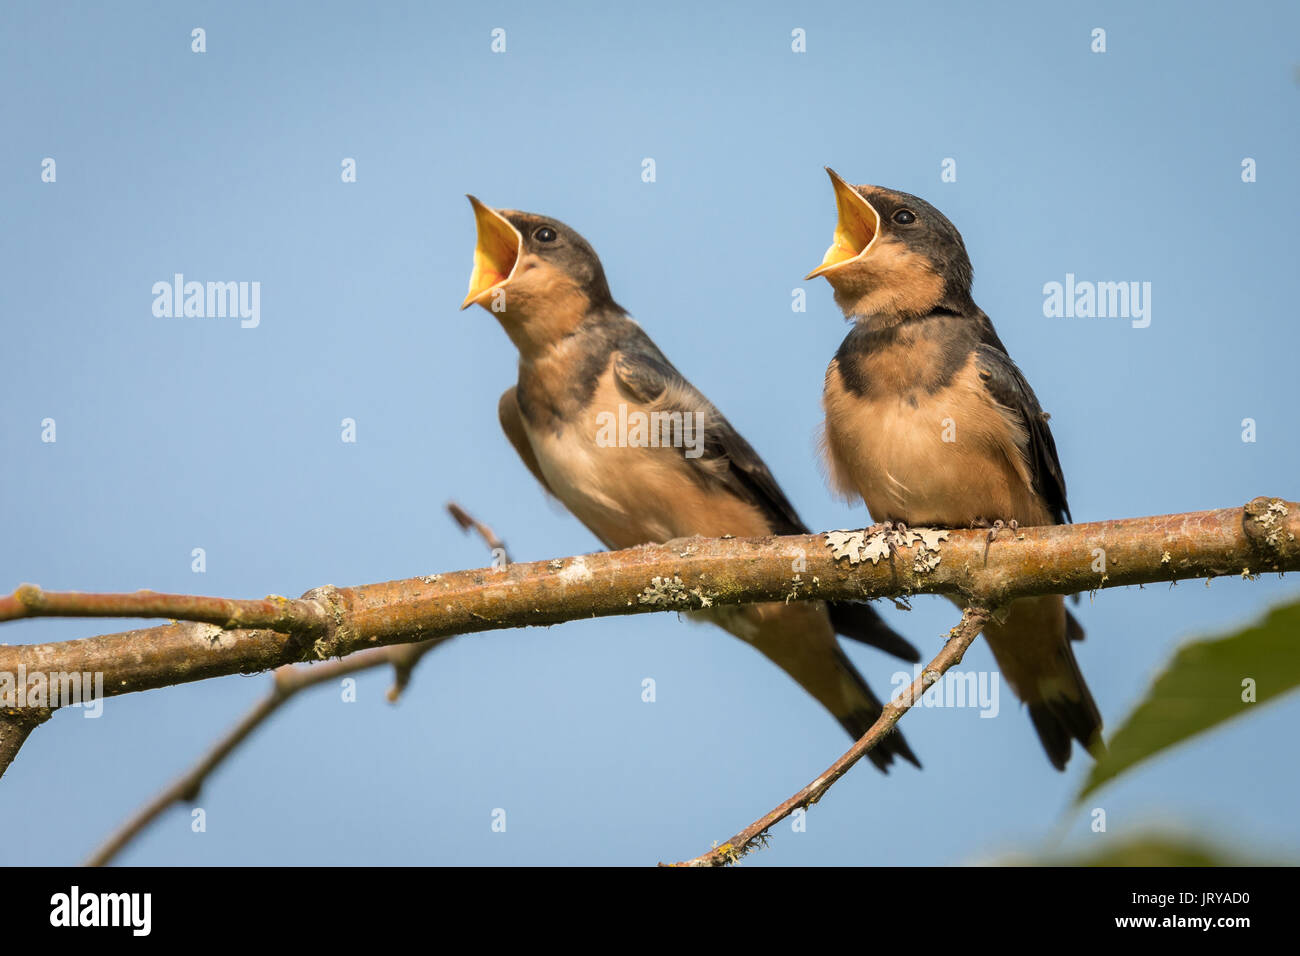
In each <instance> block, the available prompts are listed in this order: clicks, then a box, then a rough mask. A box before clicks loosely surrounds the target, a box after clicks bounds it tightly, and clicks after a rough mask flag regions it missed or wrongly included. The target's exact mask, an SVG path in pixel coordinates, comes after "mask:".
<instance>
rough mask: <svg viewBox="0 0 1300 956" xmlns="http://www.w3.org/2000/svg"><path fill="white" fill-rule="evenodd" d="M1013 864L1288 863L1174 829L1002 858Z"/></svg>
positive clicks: (1223, 864)
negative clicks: (1062, 852)
mask: <svg viewBox="0 0 1300 956" xmlns="http://www.w3.org/2000/svg"><path fill="white" fill-rule="evenodd" d="M1000 863H1001V864H1002V865H1010V866H1286V865H1288V864H1287V863H1286V861H1284V860H1278V859H1266V858H1264V857H1262V856H1258V855H1255V854H1249V855H1243V854H1242V853H1241V852H1240V851H1238V850H1227V849H1224V848H1222V847H1217V846H1213V845H1211V844H1207V843H1203V842H1201V841H1200V840H1198V839H1196V838H1194V837H1187V836H1179V835H1177V834H1173V833H1148V834H1140V835H1138V836H1135V837H1130V838H1128V839H1126V840H1124V841H1122V842H1119V843H1115V844H1112V845H1109V846H1107V847H1105V848H1104V849H1101V850H1097V851H1094V852H1092V853H1080V854H1077V855H1072V856H1045V857H1041V858H1035V857H1023V856H1020V857H1012V858H1010V859H1007V860H1002V861H1000Z"/></svg>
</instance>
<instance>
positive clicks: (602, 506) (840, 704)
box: [461, 196, 920, 772]
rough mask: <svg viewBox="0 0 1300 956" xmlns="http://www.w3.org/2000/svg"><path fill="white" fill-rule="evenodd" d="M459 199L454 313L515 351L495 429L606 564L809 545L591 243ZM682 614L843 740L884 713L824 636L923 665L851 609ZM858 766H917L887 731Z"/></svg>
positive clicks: (818, 605)
mask: <svg viewBox="0 0 1300 956" xmlns="http://www.w3.org/2000/svg"><path fill="white" fill-rule="evenodd" d="M467 198H468V199H469V201H470V204H471V206H472V207H473V210H474V219H475V225H476V231H477V241H476V244H475V250H474V265H473V270H472V273H471V276H470V282H469V292H468V294H467V295H466V296H465V300H464V302H463V303H462V304H461V308H462V309H465V308H468V307H469V306H470V305H474V304H478V305H480V306H481V307H482V308H484V309H486V310H487V311H489V312H491V313H492V315H493V316H494V317H495V318H496V319H497V320H498V322H499V323H500V325H501V326H502V328H503V329H504V330H505V333H506V335H507V337H509V339H510V341H511V342H512V343H513V344H514V345H515V347H516V349H517V351H518V355H519V365H518V380H517V382H516V383H515V384H514V385H513V386H511V387H510V388H508V389H506V390H505V392H504V394H502V396H501V399H500V401H499V403H498V407H497V412H498V417H499V418H500V422H501V427H502V430H503V431H504V432H505V435H506V437H507V438H508V439H509V441H510V443H511V445H513V446H514V449H515V451H516V452H517V453H518V455H519V457H520V458H521V459H522V461H523V463H524V465H525V466H526V467H527V468H528V470H529V471H530V472H531V473H532V475H533V477H534V478H535V479H536V480H537V481H538V483H539V484H541V486H542V488H543V489H545V491H546V492H547V493H548V494H550V495H551V496H553V497H554V498H556V499H557V500H559V501H560V502H561V503H562V504H563V505H564V506H565V507H566V508H567V509H568V510H569V511H570V512H571V513H572V514H573V515H574V516H575V517H577V518H578V520H579V521H581V522H582V523H583V524H584V525H586V527H587V528H588V529H589V530H590V531H591V532H592V533H593V534H594V535H595V536H596V537H597V538H598V539H599V540H600V541H601V542H602V543H603V544H604V545H605V546H606V547H607V548H610V549H614V550H617V549H623V548H630V547H635V546H637V545H643V544H651V543H654V544H663V543H667V542H673V541H676V540H678V539H684V538H691V537H713V538H717V537H723V536H726V535H734V536H736V537H753V536H763V535H774V534H776V535H788V534H806V533H808V529H807V527H806V526H805V525H804V523H803V521H801V520H800V518H799V516H798V514H797V513H796V512H795V510H794V507H793V506H792V505H791V504H790V501H789V499H788V498H786V496H785V493H784V492H783V491H782V490H781V488H780V486H779V485H778V484H777V481H776V479H775V478H774V477H773V475H772V472H771V471H770V470H769V469H768V467H767V465H765V464H764V463H763V460H762V459H761V458H760V457H759V456H758V454H757V452H755V451H754V449H753V448H752V447H751V446H750V444H749V443H748V442H747V441H745V439H744V438H743V437H742V436H741V434H740V433H739V432H738V431H737V430H736V429H735V428H734V427H733V426H732V425H731V423H730V422H729V421H727V419H726V418H725V417H723V415H722V414H721V413H720V412H719V411H718V410H717V408H715V407H714V406H713V405H712V404H711V403H710V402H709V400H708V399H707V398H706V397H705V396H704V395H703V394H702V393H701V392H700V391H699V390H698V389H696V388H695V386H693V385H692V384H691V383H690V382H689V381H687V380H686V378H685V377H684V376H683V375H682V374H681V373H680V372H679V371H678V370H677V369H676V368H675V367H674V366H673V364H672V363H671V362H670V361H669V360H668V359H667V358H666V357H665V356H664V354H663V352H661V351H660V350H659V349H658V347H656V345H655V343H654V342H653V341H652V340H651V339H650V337H649V336H648V335H647V334H646V332H645V331H644V330H643V329H642V328H641V326H640V325H639V324H637V323H636V322H635V321H634V320H633V319H632V318H631V316H630V315H629V314H628V313H627V312H626V311H625V310H624V309H623V308H622V307H621V306H620V305H618V303H616V302H615V301H614V298H613V296H612V294H611V292H610V288H609V284H608V281H607V280H606V278H605V271H604V267H603V266H602V264H601V261H600V259H599V257H598V256H597V255H596V252H595V250H594V249H593V248H592V247H591V245H590V243H588V242H587V240H585V239H584V238H583V237H582V236H581V235H579V234H578V233H577V232H576V231H575V230H573V229H572V228H570V227H569V226H567V225H565V224H564V223H562V222H560V221H558V220H556V219H553V218H550V217H547V216H541V215H537V214H534V213H528V212H521V211H518V210H513V209H495V208H493V207H490V206H487V205H486V204H484V203H482V202H480V201H479V200H478V199H477V198H476V197H474V196H469V197H467ZM647 422H649V423H650V427H649V428H647V427H646V423H647ZM690 613H691V616H692V617H695V618H702V619H704V620H706V621H709V622H712V623H714V624H717V625H719V626H721V627H722V628H723V629H724V630H726V631H727V632H729V633H731V634H733V635H734V636H736V637H738V638H740V639H741V640H743V641H744V642H745V643H747V644H749V645H750V646H751V647H754V648H756V649H757V650H758V651H760V652H761V653H762V654H764V655H765V656H766V657H767V658H768V659H769V660H770V661H772V662H773V663H775V664H776V665H777V666H778V667H780V668H782V669H783V670H784V671H785V672H786V673H787V674H788V675H789V676H790V677H792V678H793V679H794V680H795V681H796V682H797V683H798V684H799V685H800V686H801V687H803V688H804V690H806V691H807V692H808V693H809V694H811V695H812V697H813V698H815V699H816V700H817V701H818V702H820V703H821V704H822V706H823V707H825V708H826V709H827V710H828V711H829V712H830V713H831V715H832V716H834V717H835V719H836V720H838V721H839V723H840V725H841V726H842V727H843V728H844V729H845V731H847V732H848V734H849V736H851V737H852V738H853V739H855V740H857V739H859V738H861V737H862V736H863V735H864V734H865V733H866V732H867V730H868V729H869V728H870V727H871V725H872V724H873V723H875V721H876V719H877V718H878V717H879V716H880V714H881V703H880V700H879V698H877V697H876V695H875V694H874V693H873V692H872V690H871V688H870V687H869V686H868V685H867V682H866V680H865V679H864V678H863V677H862V675H861V674H860V673H859V672H858V670H857V668H855V667H854V665H853V663H852V662H851V661H850V660H849V658H848V656H847V655H846V654H845V652H844V649H843V648H842V647H841V646H840V644H839V642H838V641H837V639H836V634H837V633H838V634H841V635H844V636H845V637H848V638H851V639H854V640H858V641H861V642H863V643H866V644H869V645H873V646H875V647H878V648H881V649H883V650H885V651H888V652H889V653H891V654H895V655H897V656H899V657H902V658H903V659H905V660H908V661H912V662H915V661H918V660H919V659H920V657H919V654H918V653H917V651H916V648H914V647H913V646H912V645H911V644H910V643H908V642H907V640H906V639H905V638H903V637H902V636H901V635H899V634H897V633H896V632H895V631H894V630H893V629H891V628H890V627H889V626H888V625H887V624H886V623H885V621H884V620H883V619H882V618H881V617H880V616H879V614H877V612H876V611H875V609H874V608H872V607H870V606H869V605H868V604H866V603H863V602H839V601H837V602H822V601H811V600H809V601H791V602H788V603H786V602H780V601H776V602H770V601H769V602H761V603H756V604H749V605H741V606H727V607H721V606H719V607H714V608H710V609H705V610H698V611H692V612H690ZM870 757H871V759H872V761H873V763H874V764H875V765H876V766H877V767H878V768H880V769H881V770H882V771H886V772H887V770H886V768H887V767H888V766H890V765H891V763H892V761H893V759H894V758H895V757H900V758H902V759H904V760H907V761H909V762H910V763H913V764H915V765H916V766H918V767H919V766H920V762H919V761H918V760H917V758H916V756H915V754H914V753H913V752H912V750H911V748H910V747H909V746H908V744H907V742H906V741H905V740H904V738H903V736H902V735H901V734H900V733H898V732H897V731H891V732H890V733H889V734H887V735H886V737H885V738H884V739H883V740H882V741H881V742H880V743H879V744H878V745H877V746H876V747H875V749H873V750H872V751H871V752H870Z"/></svg>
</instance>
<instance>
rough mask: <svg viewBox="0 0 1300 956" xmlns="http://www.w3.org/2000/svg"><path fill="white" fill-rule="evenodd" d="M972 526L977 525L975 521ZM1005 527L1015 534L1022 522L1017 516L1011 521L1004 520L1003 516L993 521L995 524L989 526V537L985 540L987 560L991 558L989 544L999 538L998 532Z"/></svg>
mask: <svg viewBox="0 0 1300 956" xmlns="http://www.w3.org/2000/svg"><path fill="white" fill-rule="evenodd" d="M971 527H972V528H974V527H975V523H974V522H971ZM980 527H983V525H980ZM1004 529H1005V530H1009V531H1010V532H1011V533H1012V534H1015V533H1016V532H1017V531H1019V530H1020V522H1018V521H1017V520H1016V519H1015V518H1012V519H1011V520H1010V521H1003V520H1002V519H1001V518H999V519H998V520H997V521H994V522H993V524H992V525H991V526H990V527H989V536H988V539H987V540H986V541H985V542H984V560H985V561H988V559H989V545H991V544H992V543H993V542H994V541H996V540H997V538H998V532H999V531H1002V530H1004Z"/></svg>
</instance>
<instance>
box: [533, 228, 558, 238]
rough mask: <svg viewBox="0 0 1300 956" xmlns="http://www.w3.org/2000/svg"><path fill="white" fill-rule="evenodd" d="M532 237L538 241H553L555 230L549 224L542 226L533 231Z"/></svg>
mask: <svg viewBox="0 0 1300 956" xmlns="http://www.w3.org/2000/svg"><path fill="white" fill-rule="evenodd" d="M533 238H534V239H536V240H537V241H538V242H554V241H555V239H556V236H555V230H554V229H552V228H551V227H550V226H542V228H540V229H538V230H537V231H536V232H535V233H533Z"/></svg>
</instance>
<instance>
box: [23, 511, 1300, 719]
mask: <svg viewBox="0 0 1300 956" xmlns="http://www.w3.org/2000/svg"><path fill="white" fill-rule="evenodd" d="M911 534H912V535H914V536H915V537H916V538H918V539H919V540H911V541H904V542H903V543H902V544H901V545H899V546H898V547H897V549H896V550H895V551H894V552H893V553H886V554H885V556H884V557H878V555H877V557H878V560H877V561H875V562H873V561H872V560H871V556H872V555H873V554H876V553H877V552H879V551H880V550H881V548H880V545H881V542H880V540H879V539H878V538H872V539H866V540H862V541H855V540H854V539H853V538H852V537H851V536H845V535H843V534H841V533H834V532H832V533H830V534H816V535H795V536H790V537H784V538H772V537H770V538H750V539H742V538H733V539H687V540H683V541H677V542H670V543H669V544H667V545H647V546H644V547H639V548H630V549H628V550H625V551H615V552H602V553H598V554H589V555H582V556H578V557H573V558H564V559H556V560H553V561H541V562H532V563H526V564H514V565H509V566H507V567H504V568H484V569H479V570H474V571H457V572H451V573H447V574H440V575H431V576H427V577H419V578H409V579H407V580H404V581H392V582H387V583H382V584H369V585H362V586H359V587H352V588H335V587H333V586H326V587H322V588H316V589H314V590H312V591H308V592H307V593H306V594H305V595H303V597H302V598H301V599H300V601H298V602H286V603H288V604H291V605H293V606H294V607H295V608H297V607H299V606H300V605H302V604H305V603H310V604H314V605H315V606H316V608H317V609H318V611H319V613H317V612H316V611H308V612H305V613H304V614H303V615H302V616H301V617H298V616H296V611H295V612H294V615H291V617H290V618H286V617H284V616H283V615H282V616H281V617H279V618H278V619H277V620H278V622H279V624H280V626H284V627H286V628H287V629H288V633H280V632H278V631H275V630H268V629H245V628H236V629H233V630H230V629H223V628H221V627H218V626H216V625H214V624H212V623H211V622H210V621H209V622H208V623H184V624H171V625H165V626H161V627H152V628H144V629H142V630H135V631H127V632H124V633H120V634H108V635H104V636H100V637H92V638H84V639H81V640H75V641H66V642H61V643H54V644H29V645H16V646H14V645H0V673H5V672H8V673H14V672H16V671H17V669H18V666H19V665H20V664H21V665H23V666H25V667H26V669H27V671H28V672H29V673H30V672H33V671H37V670H40V671H53V672H74V671H76V672H90V673H102V674H103V675H104V692H105V695H106V696H112V695H116V694H125V693H132V692H135V691H142V690H148V689H151V688H155V687H163V686H170V685H175V684H180V683H185V682H188V681H195V680H204V679H206V678H209V677H217V676H223V675H226V674H235V673H255V672H258V671H265V670H270V669H273V668H276V667H279V666H281V665H284V664H288V663H295V662H298V661H302V660H309V659H313V658H315V659H322V660H323V659H326V658H330V657H338V656H343V655H346V654H350V653H353V652H355V651H358V650H362V649H365V648H369V647H375V646H381V645H390V644H402V643H413V642H423V641H438V640H443V639H445V638H447V637H451V636H454V635H456V634H469V633H477V632H480V631H486V630H493V629H497V628H508V627H522V626H529V625H538V624H555V623H559V622H562V621H567V620H571V619H574V618H586V617H604V616H609V615H617V614H638V613H645V612H652V611H665V610H671V611H684V610H692V609H696V608H700V607H704V606H712V605H721V604H740V603H748V602H754V601H771V600H843V599H865V598H877V597H886V596H898V595H907V594H918V593H928V594H948V595H952V596H954V597H956V598H957V599H958V600H959V601H961V603H963V604H964V605H970V604H975V605H982V606H994V605H999V604H1004V603H1006V602H1008V601H1010V600H1012V599H1014V598H1017V597H1024V596H1028V595H1033V594H1072V593H1076V592H1079V591H1090V590H1096V589H1100V588H1112V587H1121V586H1125V585H1132V584H1152V583H1156V582H1161V581H1176V580H1183V579H1189V578H1197V577H1217V576H1220V575H1229V574H1230V575H1245V576H1253V575H1256V574H1259V573H1262V572H1265V571H1293V570H1298V569H1300V544H1298V543H1297V540H1296V536H1297V534H1300V505H1297V504H1295V503H1292V502H1284V501H1280V500H1278V499H1266V498H1257V499H1255V500H1254V501H1252V502H1251V503H1250V504H1249V505H1247V506H1246V507H1245V508H1244V509H1243V508H1227V509H1222V510H1218V511H1201V512H1193V513H1188V514H1178V515H1163V516H1159V517H1152V518H1130V519H1123V520H1119V521H1102V522H1094V523H1091V524H1079V525H1061V526H1055V527H1043V528H1023V529H1020V530H1019V531H1018V532H1016V533H1011V532H1003V533H1002V536H1001V537H999V538H998V539H997V540H996V541H994V542H993V543H992V544H990V543H989V541H988V535H987V533H986V532H984V531H949V532H936V533H932V534H931V535H929V536H927V537H926V538H921V536H920V535H919V534H916V532H915V531H914V532H912V533H911ZM859 537H860V536H859ZM832 547H834V550H832ZM886 551H887V549H886ZM793 567H799V568H800V570H799V571H797V572H795V571H793V570H792V568H793ZM52 597H54V596H51V595H46V601H47V602H49V600H50V598H52ZM252 603H254V604H257V603H261V602H252ZM67 606H76V605H75V602H72V604H71V605H67V604H61V603H60V602H59V601H58V600H54V601H53V602H52V603H46V604H45V606H44V608H35V609H33V608H31V607H29V606H28V605H26V604H24V607H25V608H27V610H28V611H29V612H31V613H39V614H47V613H54V611H52V610H51V608H59V607H67ZM82 606H86V605H82ZM176 610H177V608H175V607H172V608H169V610H168V613H174V612H175V611H176ZM130 613H131V615H135V614H138V613H139V609H138V608H136V609H133V610H132V611H131V612H130ZM205 620H207V618H206V617H205ZM320 620H324V621H325V625H324V628H323V630H318V629H316V628H315V627H314V624H312V626H307V624H309V623H311V622H316V621H320ZM298 623H304V627H305V628H306V629H299V628H298V627H297V624H298Z"/></svg>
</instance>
